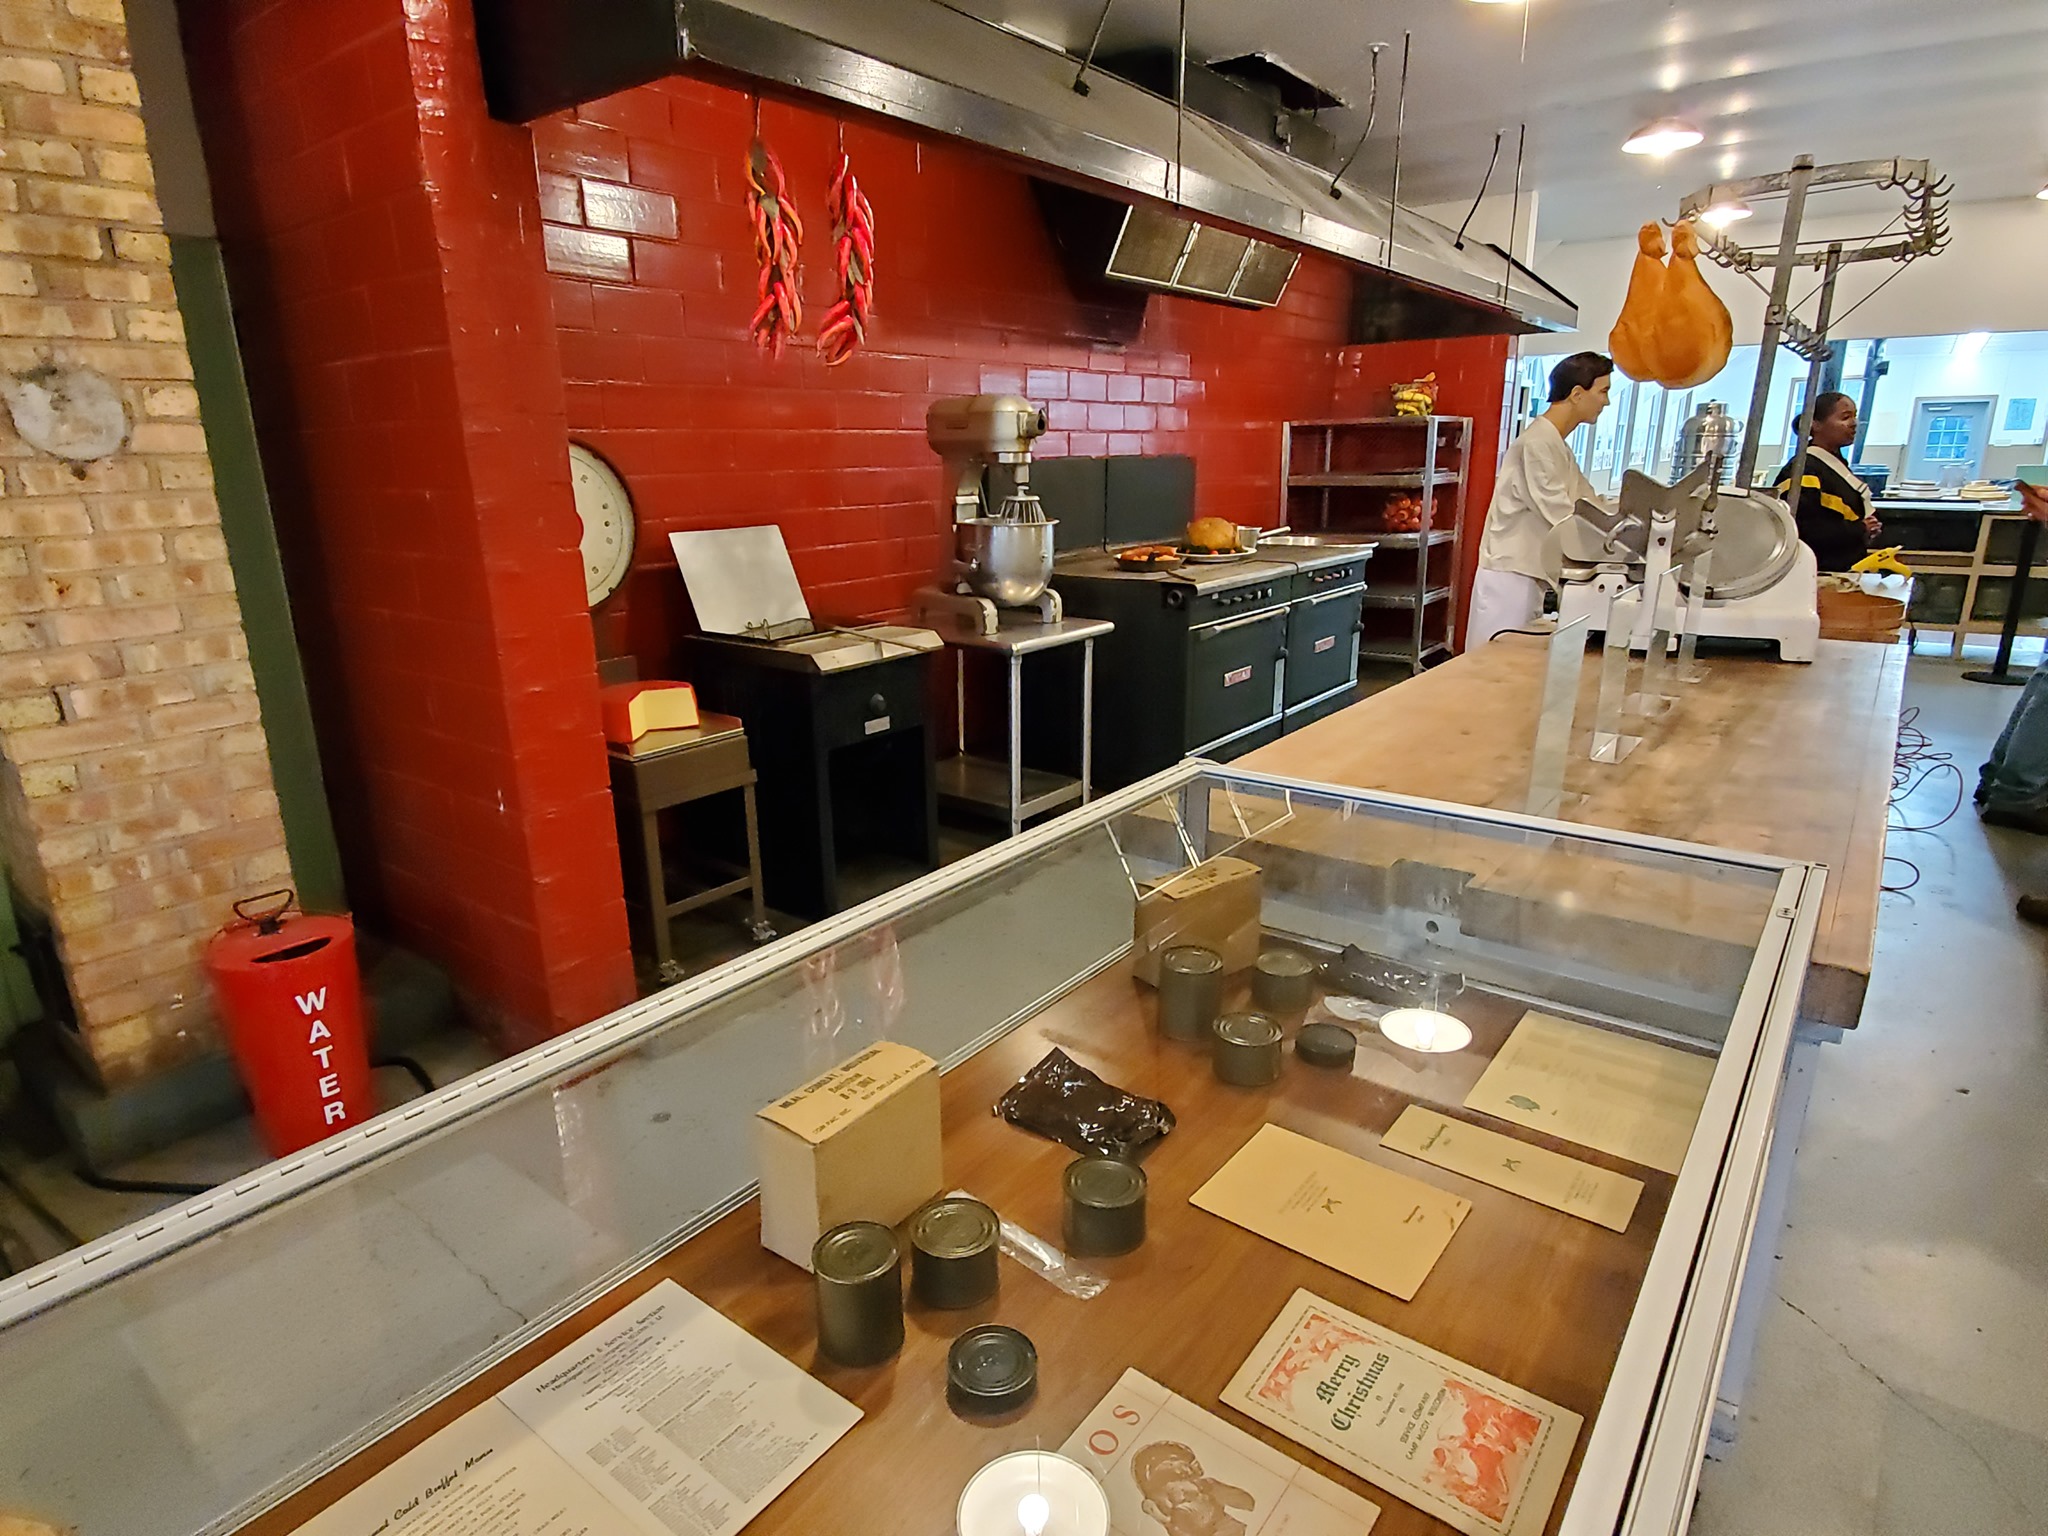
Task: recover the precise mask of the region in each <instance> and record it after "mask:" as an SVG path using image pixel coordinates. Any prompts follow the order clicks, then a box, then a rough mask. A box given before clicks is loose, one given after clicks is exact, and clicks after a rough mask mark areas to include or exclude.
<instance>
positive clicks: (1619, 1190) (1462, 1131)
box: [1380, 1104, 1643, 1232]
mask: <svg viewBox="0 0 2048 1536" xmlns="http://www.w3.org/2000/svg"><path fill="white" fill-rule="evenodd" d="M1380 1145H1381V1146H1383V1147H1385V1148H1386V1149H1387V1150H1388V1151H1390V1152H1403V1153H1406V1154H1407V1155H1408V1156H1409V1157H1415V1158H1420V1159H1421V1160H1422V1161H1423V1162H1425V1163H1434V1164H1436V1166H1437V1167H1439V1168H1447V1169H1449V1170H1450V1171H1451V1172H1452V1173H1462V1174H1463V1175H1465V1177H1466V1178H1468V1179H1477V1180H1478V1181H1479V1182H1480V1183H1482V1184H1491V1185H1492V1186H1493V1187H1494V1188H1495V1189H1504V1190H1506V1191H1507V1192H1508V1193H1509V1194H1511V1195H1520V1196H1521V1197H1522V1198H1523V1199H1524V1200H1534V1201H1535V1202H1536V1203H1537V1204H1538V1205H1547V1206H1549V1207H1550V1208H1551V1209H1553V1210H1558V1211H1563V1212H1564V1213H1565V1214H1566V1215H1567V1216H1577V1217H1579V1218H1581V1219H1582V1220H1585V1221H1590V1222H1592V1223H1594V1224H1595V1225H1596V1226H1602V1227H1610V1228H1612V1229H1613V1230H1614V1231H1616V1232H1626V1231H1627V1230H1628V1222H1629V1218H1630V1217H1631V1216H1633V1215H1634V1214H1635V1209H1636V1201H1637V1200H1639V1199H1641V1198H1642V1193H1643V1184H1642V1180H1640V1179H1632V1178H1630V1177H1628V1175H1626V1174H1622V1173H1610V1172H1609V1171H1608V1170H1607V1169H1605V1168H1595V1167H1594V1166H1593V1165H1592V1164H1591V1163H1582V1162H1580V1161H1579V1160H1578V1159H1577V1158H1576V1157H1566V1156H1565V1155H1564V1154H1563V1153H1562V1152H1552V1151H1550V1150H1549V1149H1548V1148H1547V1147H1532V1146H1530V1145H1529V1143H1527V1142H1526V1141H1517V1140H1515V1138H1514V1137H1512V1136H1503V1135H1502V1134H1501V1133H1500V1132H1499V1131H1489V1130H1488V1129H1487V1128H1486V1127H1485V1126H1483V1125H1473V1124H1471V1123H1469V1122H1468V1121H1464V1120H1453V1119H1452V1118H1451V1117H1450V1116H1449V1115H1440V1114H1438V1113H1437V1112H1436V1111H1435V1110H1433V1109H1424V1108H1423V1107H1422V1106H1421V1105H1420V1104H1410V1105H1409V1106H1408V1107H1407V1108H1406V1109H1404V1110H1402V1111H1401V1118H1400V1119H1398V1120H1396V1121H1395V1122H1394V1124H1393V1126H1392V1128H1391V1129H1390V1130H1388V1132H1387V1134H1386V1135H1385V1136H1382V1137H1381V1138H1380Z"/></svg>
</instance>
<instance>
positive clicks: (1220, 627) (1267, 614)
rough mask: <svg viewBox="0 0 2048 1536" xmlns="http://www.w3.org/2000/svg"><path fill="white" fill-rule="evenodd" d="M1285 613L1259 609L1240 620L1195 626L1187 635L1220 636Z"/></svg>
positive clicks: (1282, 610) (1278, 610)
mask: <svg viewBox="0 0 2048 1536" xmlns="http://www.w3.org/2000/svg"><path fill="white" fill-rule="evenodd" d="M1286 612H1287V610H1286V609H1285V608H1261V609H1260V610H1259V611H1258V612H1257V613H1248V614H1246V615H1245V616H1244V617H1243V618H1241V619H1226V620H1224V621H1223V622H1222V623H1221V624H1197V625H1195V626H1194V627H1193V628H1191V629H1190V630H1189V631H1188V633H1189V634H1190V635H1220V634H1223V633H1225V632H1226V631H1228V630H1233V629H1243V628H1244V627H1245V625H1247V624H1257V623H1259V622H1260V621H1261V620H1264V619H1270V618H1274V617H1276V616H1277V615H1280V614H1284V613H1286Z"/></svg>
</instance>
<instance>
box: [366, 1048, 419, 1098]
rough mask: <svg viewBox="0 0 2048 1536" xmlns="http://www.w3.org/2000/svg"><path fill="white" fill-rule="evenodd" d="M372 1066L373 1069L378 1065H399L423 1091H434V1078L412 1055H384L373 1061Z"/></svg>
mask: <svg viewBox="0 0 2048 1536" xmlns="http://www.w3.org/2000/svg"><path fill="white" fill-rule="evenodd" d="M370 1066H371V1068H372V1069H373V1070H374V1069H375V1068H378V1067H397V1068H398V1069H399V1070H400V1071H402V1072H404V1073H406V1074H407V1075H408V1076H409V1077H411V1078H412V1080H413V1081H414V1082H416V1083H418V1084H419V1085H420V1092H421V1093H432V1092H433V1091H434V1080H433V1079H432V1078H431V1077H429V1076H427V1069H426V1068H425V1067H423V1066H421V1065H420V1064H419V1063H418V1062H416V1061H414V1060H413V1059H412V1058H411V1057H410V1056H384V1057H380V1058H379V1059H377V1060H376V1061H373V1062H371V1063H370Z"/></svg>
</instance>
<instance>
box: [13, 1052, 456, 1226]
mask: <svg viewBox="0 0 2048 1536" xmlns="http://www.w3.org/2000/svg"><path fill="white" fill-rule="evenodd" d="M370 1067H371V1070H373V1071H374V1070H377V1069H379V1068H382V1067H397V1068H398V1069H399V1070H400V1071H402V1072H404V1073H405V1074H406V1075H407V1076H408V1077H410V1078H411V1079H412V1080H413V1081H414V1082H415V1083H417V1084H419V1088H420V1092H422V1093H432V1092H433V1091H434V1080H433V1079H432V1078H431V1077H429V1076H428V1075H427V1069H426V1068H425V1067H423V1066H421V1065H420V1064H419V1063H418V1062H416V1061H414V1060H413V1059H412V1058H411V1057H410V1056H385V1057H383V1058H381V1059H379V1060H377V1061H373V1062H371V1063H370ZM78 1178H79V1181H80V1182H81V1183H84V1184H89V1185H91V1186H92V1187H93V1188H94V1189H99V1190H104V1191H106V1192H107V1193H108V1194H111V1195H176V1196H179V1197H180V1198H190V1197H191V1196H193V1195H203V1194H205V1193H206V1192H207V1191H208V1190H210V1189H212V1188H214V1187H215V1186H213V1185H211V1184H186V1183H181V1182H179V1181H177V1180H175V1179H122V1178H115V1177H113V1176H112V1175H110V1174H104V1173H97V1172H95V1171H94V1170H92V1169H91V1168H80V1169H79V1170H78ZM37 1214H38V1215H41V1214H42V1212H41V1211H40V1210H39V1211H38V1212H37Z"/></svg>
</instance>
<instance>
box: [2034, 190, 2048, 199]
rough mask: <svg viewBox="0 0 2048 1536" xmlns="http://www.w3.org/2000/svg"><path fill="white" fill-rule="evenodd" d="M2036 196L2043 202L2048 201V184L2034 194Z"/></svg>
mask: <svg viewBox="0 0 2048 1536" xmlns="http://www.w3.org/2000/svg"><path fill="white" fill-rule="evenodd" d="M2034 196H2036V197H2038V198H2039V199H2041V201H2042V202H2044V203H2048V186H2043V187H2042V188H2041V190H2040V191H2038V192H2036V193H2035V194H2034Z"/></svg>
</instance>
